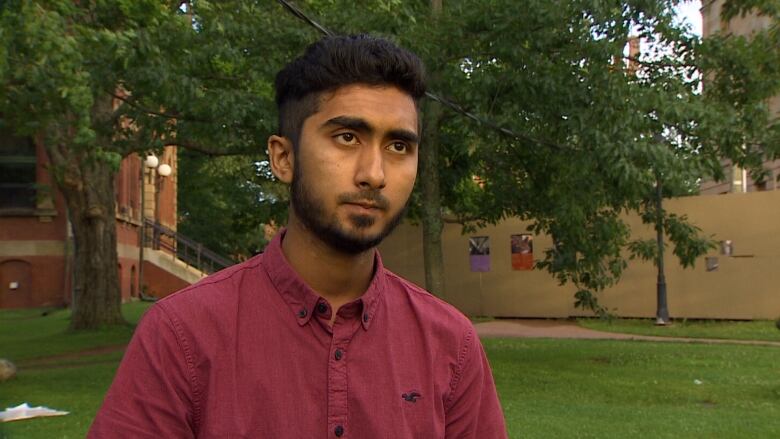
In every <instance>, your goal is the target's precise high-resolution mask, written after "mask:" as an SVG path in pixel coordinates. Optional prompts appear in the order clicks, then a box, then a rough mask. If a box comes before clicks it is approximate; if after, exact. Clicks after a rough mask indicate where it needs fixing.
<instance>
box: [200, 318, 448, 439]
mask: <svg viewBox="0 0 780 439" xmlns="http://www.w3.org/2000/svg"><path fill="white" fill-rule="evenodd" d="M312 323H313V322H312ZM292 329H293V330H295V329H301V328H292ZM311 329H316V327H315V328H311ZM373 329H375V328H372V331H364V330H363V329H362V328H357V329H356V330H354V331H340V330H339V328H334V331H332V333H329V332H327V331H324V332H319V333H318V332H311V333H309V332H308V331H307V330H306V329H303V330H301V331H300V337H297V336H296V337H279V336H274V335H273V334H271V333H266V334H257V335H256V336H254V337H243V338H240V339H239V340H235V341H234V343H233V345H232V346H231V345H229V344H225V345H224V346H222V348H221V349H218V350H217V351H215V355H214V356H215V357H216V358H213V359H210V360H208V361H201V364H200V365H199V367H198V369H199V371H198V372H199V373H198V375H199V376H200V377H202V380H203V382H204V386H203V387H204V392H203V401H202V404H201V407H202V408H203V409H204V410H203V412H202V418H201V430H200V431H201V436H203V437H291V438H294V437H301V438H304V437H305V438H318V437H323V438H331V437H332V438H336V437H341V438H346V437H352V438H363V437H372V438H382V437H393V438H405V437H409V438H413V437H425V438H436V437H443V432H444V399H445V398H446V397H447V392H448V390H449V383H450V378H451V376H450V373H451V365H452V364H451V361H450V359H449V358H448V356H447V354H446V349H443V347H441V346H435V343H434V344H432V343H431V341H430V340H426V339H425V338H424V337H421V336H419V335H416V332H415V331H409V330H400V331H399V330H395V331H394V330H392V329H391V330H384V331H374V330H373ZM288 335H289V334H288Z"/></svg>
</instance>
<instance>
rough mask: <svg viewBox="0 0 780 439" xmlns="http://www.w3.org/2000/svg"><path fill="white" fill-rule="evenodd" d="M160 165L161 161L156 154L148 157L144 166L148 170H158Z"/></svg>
mask: <svg viewBox="0 0 780 439" xmlns="http://www.w3.org/2000/svg"><path fill="white" fill-rule="evenodd" d="M159 163H160V159H158V158H157V156H156V155H154V154H149V155H147V156H146V160H144V164H145V165H146V167H147V168H156V167H157V165H158V164H159Z"/></svg>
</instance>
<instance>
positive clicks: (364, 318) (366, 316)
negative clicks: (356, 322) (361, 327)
mask: <svg viewBox="0 0 780 439" xmlns="http://www.w3.org/2000/svg"><path fill="white" fill-rule="evenodd" d="M363 321H364V322H368V314H363Z"/></svg>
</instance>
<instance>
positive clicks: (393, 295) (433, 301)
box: [385, 269, 474, 342]
mask: <svg viewBox="0 0 780 439" xmlns="http://www.w3.org/2000/svg"><path fill="white" fill-rule="evenodd" d="M385 276H386V279H387V291H386V293H387V302H388V306H390V307H391V308H393V307H396V308H397V307H402V308H403V307H408V310H409V311H410V312H412V313H413V314H415V315H416V316H417V317H419V319H418V320H419V321H421V322H423V325H425V326H426V330H429V331H433V334H434V335H439V336H448V338H449V337H453V338H456V339H458V340H459V341H460V342H463V341H464V338H467V337H472V336H473V333H474V325H472V323H471V320H469V319H468V317H466V316H465V315H464V314H463V313H462V312H461V311H460V310H458V309H457V308H455V307H454V306H452V305H451V304H449V303H447V302H445V301H444V300H442V299H441V298H439V297H436V296H434V295H433V294H431V293H429V292H428V291H426V290H425V289H424V288H421V287H420V286H418V285H415V284H413V283H412V282H410V281H408V280H406V279H404V278H402V277H400V276H398V275H397V274H395V273H393V272H391V271H389V270H387V269H385Z"/></svg>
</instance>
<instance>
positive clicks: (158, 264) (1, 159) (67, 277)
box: [0, 127, 203, 308]
mask: <svg viewBox="0 0 780 439" xmlns="http://www.w3.org/2000/svg"><path fill="white" fill-rule="evenodd" d="M158 161H159V163H158V165H157V166H156V167H147V166H143V162H142V160H141V158H140V157H139V156H137V155H135V154H133V155H131V156H128V157H126V158H125V159H124V160H123V161H122V163H121V167H120V170H119V173H118V174H117V177H116V231H117V253H118V256H119V266H118V267H117V270H118V272H119V279H120V285H121V289H122V299H123V300H124V301H126V300H131V299H132V298H134V297H139V296H140V291H141V290H140V287H139V285H140V284H141V283H143V287H144V291H145V292H146V294H149V295H154V296H164V295H167V294H170V293H171V292H173V291H176V290H178V289H180V288H182V287H184V286H186V285H188V284H190V283H192V282H194V281H196V280H197V279H199V278H200V277H201V276H202V275H203V273H202V272H200V271H198V270H196V269H194V268H193V267H191V266H189V265H187V264H185V263H184V262H182V261H181V260H180V259H179V258H178V257H176V253H177V251H176V249H177V241H176V238H174V237H171V235H167V236H166V235H165V234H164V233H161V232H160V230H165V229H168V231H169V232H170V231H173V232H175V230H176V181H177V173H176V167H177V166H176V149H175V148H172V147H169V148H166V150H165V152H164V154H163V155H162V156H161V157H159V160H158ZM163 165H167V166H169V168H168V169H165V166H163ZM142 166H143V169H144V175H143V183H142V182H141V180H142V179H141V168H142ZM166 171H170V175H168V176H162V174H165V173H166ZM142 188H143V193H142ZM142 200H143V204H144V206H142ZM142 211H143V214H144V215H143V216H145V217H146V218H147V220H151V221H153V222H155V223H157V224H159V225H160V226H162V228H155V227H154V226H151V225H150V226H147V227H145V231H146V236H147V237H146V238H145V239H144V242H145V243H146V247H145V248H144V250H143V255H142V252H141V251H140V248H139V242H140V240H141V230H140V229H141V224H142ZM163 228H164V229H163ZM73 245H74V242H73V236H72V233H71V232H70V225H69V222H68V213H67V209H66V205H65V200H64V199H63V196H62V194H61V193H60V192H59V191H58V190H57V188H56V185H55V183H54V181H53V179H52V175H51V174H50V169H49V160H48V158H47V156H46V152H45V150H44V148H43V146H42V145H41V144H40V143H39V142H37V141H35V140H34V139H30V138H20V137H17V136H14V135H13V134H11V130H10V129H9V128H7V127H5V128H2V127H0V308H18V307H36V306H62V305H67V304H69V303H70V300H71V287H72V283H73V279H72V273H73V270H72V265H73V260H74V258H73ZM141 256H143V261H144V262H143V267H141V265H140V264H139V261H140V260H141ZM198 259H200V258H198ZM142 271H143V273H142ZM142 276H143V279H142V280H141V277H142Z"/></svg>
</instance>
